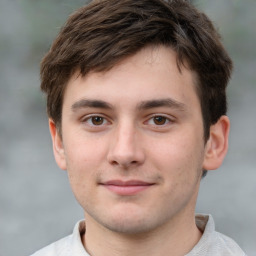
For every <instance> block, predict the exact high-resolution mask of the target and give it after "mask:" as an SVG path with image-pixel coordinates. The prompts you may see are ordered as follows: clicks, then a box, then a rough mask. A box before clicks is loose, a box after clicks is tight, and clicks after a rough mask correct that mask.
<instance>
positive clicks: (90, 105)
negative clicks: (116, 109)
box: [71, 99, 113, 111]
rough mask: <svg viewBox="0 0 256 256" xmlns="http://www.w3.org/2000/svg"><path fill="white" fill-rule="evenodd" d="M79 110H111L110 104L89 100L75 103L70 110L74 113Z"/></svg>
mask: <svg viewBox="0 0 256 256" xmlns="http://www.w3.org/2000/svg"><path fill="white" fill-rule="evenodd" d="M81 108H103V109H111V108H113V107H112V105H111V104H109V103H107V102H105V101H102V100H89V99H81V100H79V101H77V102H75V103H74V104H73V105H72V106H71V109H72V110H73V111H76V110H78V109H81Z"/></svg>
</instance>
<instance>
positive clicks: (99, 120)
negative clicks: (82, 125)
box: [91, 116, 104, 125]
mask: <svg viewBox="0 0 256 256" xmlns="http://www.w3.org/2000/svg"><path fill="white" fill-rule="evenodd" d="M91 122H92V124H93V125H102V124H103V123H104V118H103V117H101V116H93V117H91Z"/></svg>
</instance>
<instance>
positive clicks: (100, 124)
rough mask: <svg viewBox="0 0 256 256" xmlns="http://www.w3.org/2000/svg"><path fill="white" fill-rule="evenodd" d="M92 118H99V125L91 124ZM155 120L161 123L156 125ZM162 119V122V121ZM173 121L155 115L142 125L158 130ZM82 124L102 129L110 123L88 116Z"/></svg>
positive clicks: (104, 119)
mask: <svg viewBox="0 0 256 256" xmlns="http://www.w3.org/2000/svg"><path fill="white" fill-rule="evenodd" d="M93 118H99V119H100V120H98V121H100V123H99V124H95V123H93V122H94V121H95V120H93ZM156 118H160V120H158V121H160V122H161V121H163V123H160V124H156V123H155V120H156ZM162 119H163V120H162ZM173 122H174V120H173V118H170V117H169V116H168V117H167V116H165V115H163V114H155V115H153V116H150V118H147V120H146V121H145V122H144V123H143V124H145V125H150V126H151V127H153V126H154V127H157V128H159V129H161V128H164V127H166V126H168V125H169V124H171V123H173ZM82 123H86V124H87V125H88V126H90V127H93V128H102V127H103V126H105V125H107V124H111V122H110V121H109V120H108V118H106V117H104V116H102V115H100V114H98V115H89V116H86V117H85V118H83V119H82Z"/></svg>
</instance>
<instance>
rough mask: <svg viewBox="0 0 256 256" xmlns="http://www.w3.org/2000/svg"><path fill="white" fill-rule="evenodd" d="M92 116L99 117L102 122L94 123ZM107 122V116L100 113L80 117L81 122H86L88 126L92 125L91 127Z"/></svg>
mask: <svg viewBox="0 0 256 256" xmlns="http://www.w3.org/2000/svg"><path fill="white" fill-rule="evenodd" d="M93 118H100V119H101V120H102V122H103V123H100V124H98V125H97V124H94V123H93ZM107 122H109V121H108V120H107V118H106V117H103V116H101V115H90V116H86V118H84V119H82V123H87V124H88V125H89V126H92V127H101V126H103V125H105V124H106V123H107Z"/></svg>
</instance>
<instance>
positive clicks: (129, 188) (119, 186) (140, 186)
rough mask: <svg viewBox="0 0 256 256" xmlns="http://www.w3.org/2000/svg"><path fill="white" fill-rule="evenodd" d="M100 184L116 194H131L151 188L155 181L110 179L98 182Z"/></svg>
mask: <svg viewBox="0 0 256 256" xmlns="http://www.w3.org/2000/svg"><path fill="white" fill-rule="evenodd" d="M100 185H101V186H103V187H105V188H106V189H108V190H109V191H111V192H113V193H115V194H117V195H121V196H132V195H136V194H138V193H140V192H142V191H145V190H147V189H149V188H151V187H152V186H153V185H155V183H149V182H145V181H140V180H129V181H122V180H110V181H107V182H103V183H100Z"/></svg>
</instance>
